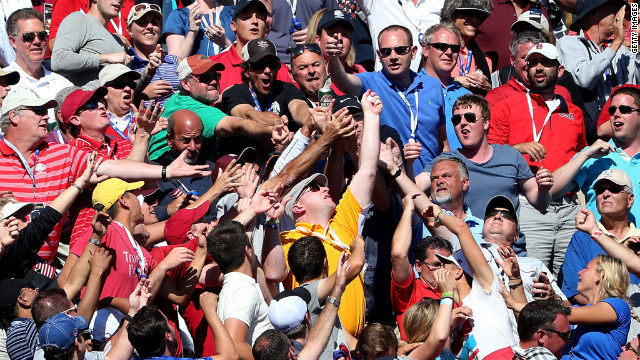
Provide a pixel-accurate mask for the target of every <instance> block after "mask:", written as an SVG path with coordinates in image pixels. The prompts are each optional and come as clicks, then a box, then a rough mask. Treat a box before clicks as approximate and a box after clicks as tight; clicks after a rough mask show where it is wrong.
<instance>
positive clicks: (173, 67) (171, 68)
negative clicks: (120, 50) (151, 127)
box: [128, 46, 180, 106]
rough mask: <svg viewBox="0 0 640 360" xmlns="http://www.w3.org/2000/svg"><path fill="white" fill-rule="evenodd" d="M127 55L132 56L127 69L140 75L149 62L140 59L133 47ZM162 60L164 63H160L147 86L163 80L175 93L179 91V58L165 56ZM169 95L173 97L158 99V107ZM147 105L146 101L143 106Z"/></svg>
mask: <svg viewBox="0 0 640 360" xmlns="http://www.w3.org/2000/svg"><path fill="white" fill-rule="evenodd" d="M128 54H129V55H133V56H134V58H133V60H131V64H130V65H129V67H131V69H132V70H135V71H137V72H139V73H140V74H142V73H143V72H144V70H145V69H146V67H147V64H148V63H149V60H144V59H142V58H141V57H140V55H138V53H137V52H136V50H135V49H134V48H133V46H132V47H131V48H129V52H128ZM163 60H164V61H163V62H162V64H160V66H159V67H158V68H157V69H156V72H155V74H153V77H152V78H151V81H149V84H151V83H154V82H156V81H160V80H164V81H167V82H168V83H169V84H171V87H172V88H173V92H174V93H176V92H178V90H179V89H178V85H180V79H179V78H178V63H179V62H180V61H179V58H178V57H177V56H176V55H166V56H165V57H164V59H163ZM171 95H173V93H170V94H167V95H166V96H164V97H161V98H160V99H159V100H160V105H162V106H164V103H165V102H167V100H168V99H169V98H170V97H171ZM148 104H149V102H148V101H145V102H144V106H147V105H148Z"/></svg>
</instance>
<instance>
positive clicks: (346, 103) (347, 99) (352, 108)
mask: <svg viewBox="0 0 640 360" xmlns="http://www.w3.org/2000/svg"><path fill="white" fill-rule="evenodd" d="M344 108H347V109H349V112H351V113H359V112H362V103H360V99H358V97H357V96H353V95H343V96H338V97H336V102H335V104H333V112H336V111H338V110H340V109H344Z"/></svg>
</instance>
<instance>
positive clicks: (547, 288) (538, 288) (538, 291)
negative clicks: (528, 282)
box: [531, 272, 556, 300]
mask: <svg viewBox="0 0 640 360" xmlns="http://www.w3.org/2000/svg"><path fill="white" fill-rule="evenodd" d="M531 294H532V295H533V297H534V298H535V299H536V300H549V299H551V300H553V299H555V298H556V293H555V292H554V291H553V287H552V286H551V283H550V282H549V278H548V277H547V274H546V273H544V272H541V273H540V275H539V276H538V278H537V279H533V286H532V288H531Z"/></svg>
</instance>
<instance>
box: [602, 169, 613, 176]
mask: <svg viewBox="0 0 640 360" xmlns="http://www.w3.org/2000/svg"><path fill="white" fill-rule="evenodd" d="M611 175H613V170H605V171H604V174H603V175H602V177H605V176H611Z"/></svg>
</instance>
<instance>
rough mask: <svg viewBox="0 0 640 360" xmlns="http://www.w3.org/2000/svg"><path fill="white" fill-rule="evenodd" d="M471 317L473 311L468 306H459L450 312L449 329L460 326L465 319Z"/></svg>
mask: <svg viewBox="0 0 640 360" xmlns="http://www.w3.org/2000/svg"><path fill="white" fill-rule="evenodd" d="M471 316H473V310H471V308H470V307H468V306H460V307H459V308H456V309H453V310H452V311H451V329H455V328H457V327H458V326H460V325H462V324H463V323H464V322H465V320H467V318H469V317H471Z"/></svg>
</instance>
